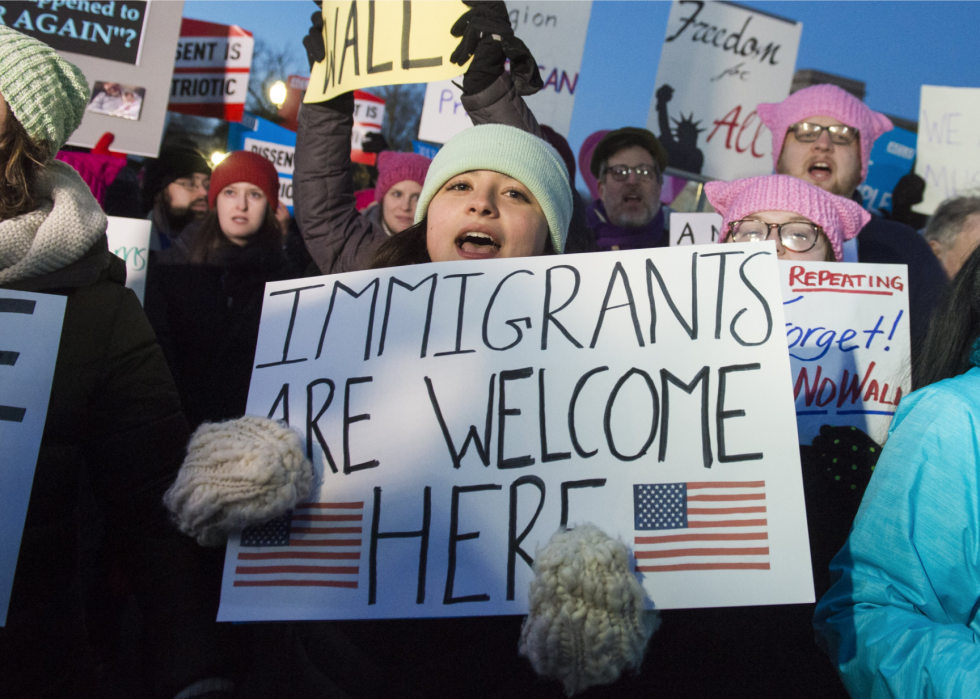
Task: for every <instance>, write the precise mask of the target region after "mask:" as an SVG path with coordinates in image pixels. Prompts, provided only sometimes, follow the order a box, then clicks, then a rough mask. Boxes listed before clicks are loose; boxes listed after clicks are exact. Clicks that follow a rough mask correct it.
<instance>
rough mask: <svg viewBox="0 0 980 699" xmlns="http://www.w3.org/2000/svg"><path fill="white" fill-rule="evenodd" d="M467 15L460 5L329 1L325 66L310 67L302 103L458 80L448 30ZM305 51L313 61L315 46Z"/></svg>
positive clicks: (430, 0) (429, 0) (431, 0)
mask: <svg viewBox="0 0 980 699" xmlns="http://www.w3.org/2000/svg"><path fill="white" fill-rule="evenodd" d="M465 10H466V6H465V5H463V3H461V2H459V0H452V1H451V2H436V1H435V0H405V1H404V2H401V3H394V2H391V3H388V2H380V3H379V2H374V0H368V1H364V0H327V1H326V2H324V3H323V36H324V52H323V60H322V61H320V62H318V63H316V64H314V65H313V69H312V75H311V76H310V86H309V88H308V89H307V91H306V97H305V99H304V101H305V102H322V101H325V100H328V99H332V98H334V97H336V96H337V95H340V94H343V93H345V92H350V91H351V90H355V89H361V88H365V87H374V86H377V85H402V84H405V83H418V82H429V81H432V80H446V79H447V78H453V77H456V76H458V75H459V74H460V73H461V72H462V69H461V68H459V67H457V66H456V65H454V64H453V63H451V62H450V56H451V55H452V53H453V51H454V50H455V49H456V44H457V42H456V40H455V39H454V38H453V36H452V35H451V34H450V29H451V28H452V26H453V24H454V23H455V22H456V20H457V19H458V18H459V17H460V15H462V14H463V12H464V11H465ZM307 39H310V37H307ZM315 43H316V42H315V41H312V40H311V41H310V42H309V44H315ZM304 45H305V46H307V52H308V53H309V54H310V57H311V58H314V57H316V56H317V55H318V52H317V50H316V46H314V47H313V48H312V49H311V47H310V45H308V44H307V41H306V40H304ZM396 47H398V48H400V51H399V50H398V48H396Z"/></svg>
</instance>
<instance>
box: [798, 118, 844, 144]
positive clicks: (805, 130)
mask: <svg viewBox="0 0 980 699" xmlns="http://www.w3.org/2000/svg"><path fill="white" fill-rule="evenodd" d="M788 130H789V131H792V132H793V135H794V136H796V140H797V141H799V142H800V143H813V142H814V141H816V140H817V139H818V138H820V134H821V133H822V132H824V131H826V132H827V134H828V135H829V136H830V142H831V143H833V144H834V145H837V146H849V145H851V144H852V143H854V141H856V140H857V137H858V133H859V132H858V130H857V129H855V128H853V127H851V126H847V125H846V124H834V125H832V126H821V125H820V124H813V123H811V122H809V121H801V122H800V123H799V124H793V125H792V126H790V127H789V129H788Z"/></svg>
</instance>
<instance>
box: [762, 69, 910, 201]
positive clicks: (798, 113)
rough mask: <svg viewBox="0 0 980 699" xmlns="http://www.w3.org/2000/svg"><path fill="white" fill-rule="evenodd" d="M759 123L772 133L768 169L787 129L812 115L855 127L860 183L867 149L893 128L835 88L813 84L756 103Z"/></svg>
mask: <svg viewBox="0 0 980 699" xmlns="http://www.w3.org/2000/svg"><path fill="white" fill-rule="evenodd" d="M756 110H757V112H758V114H759V118H760V119H762V123H763V124H765V125H766V126H768V127H769V130H770V131H772V167H773V169H775V168H776V163H777V162H779V154H780V153H782V151H783V141H784V140H785V139H786V131H787V129H789V127H790V126H792V125H793V124H796V123H798V122H801V121H806V120H807V119H809V118H811V117H815V116H829V117H831V118H833V119H837V120H838V121H839V122H840V123H842V124H846V125H847V126H850V127H852V128H855V129H857V130H858V132H859V133H860V137H859V140H860V143H861V181H862V182H863V181H864V179H865V178H866V177H867V176H868V160H869V159H870V157H871V147H872V146H873V145H874V143H875V141H877V140H878V137H879V136H880V135H881V134H883V133H885V132H886V131H891V130H892V129H893V128H894V126H893V125H892V122H891V120H890V119H889V118H888V117H886V116H885V115H884V114H881V113H880V112H876V111H874V110H873V109H871V108H869V107H868V106H867V105H866V104H865V103H864V102H862V101H861V100H859V99H858V98H857V97H855V96H854V95H852V94H850V93H849V92H847V91H846V90H842V89H841V88H839V87H837V86H836V85H813V86H812V87H807V88H804V89H802V90H800V91H799V92H794V93H793V94H792V95H790V96H789V97H787V98H786V99H784V100H783V101H782V102H775V103H769V104H765V103H764V104H760V105H759V106H758V107H757V108H756Z"/></svg>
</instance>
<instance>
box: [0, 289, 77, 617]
mask: <svg viewBox="0 0 980 699" xmlns="http://www.w3.org/2000/svg"><path fill="white" fill-rule="evenodd" d="M64 317H65V297H64V296H54V295H50V294H31V293H26V292H22V291H9V290H7V289H0V444H2V445H3V456H2V457H0V626H3V625H4V624H5V623H6V619H7V605H8V604H9V603H10V592H11V589H12V588H13V583H14V571H15V570H16V569H17V553H18V552H19V551H20V538H21V534H22V533H23V531H24V518H25V517H26V516H27V504H28V502H29V500H30V496H31V484H32V483H33V481H34V468H35V466H36V465H37V455H38V451H39V449H40V448H41V436H42V435H43V434H44V422H45V419H46V418H47V414H48V399H49V398H50V396H51V381H52V380H53V379H54V365H55V362H56V361H57V359H58V344H59V343H60V342H61V324H62V321H63V320H64Z"/></svg>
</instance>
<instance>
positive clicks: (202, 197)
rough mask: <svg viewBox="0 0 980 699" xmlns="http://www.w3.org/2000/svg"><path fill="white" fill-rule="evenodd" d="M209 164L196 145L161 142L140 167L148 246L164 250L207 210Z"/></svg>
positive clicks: (152, 248) (209, 178)
mask: <svg viewBox="0 0 980 699" xmlns="http://www.w3.org/2000/svg"><path fill="white" fill-rule="evenodd" d="M210 181H211V166H210V165H209V164H208V161H207V158H205V157H204V156H203V155H202V154H201V153H200V152H199V151H198V150H197V149H196V148H194V147H193V146H191V145H183V144H177V145H172V146H164V148H162V149H161V150H160V156H159V157H158V158H157V159H156V160H154V161H151V162H150V163H149V164H148V165H147V166H146V168H145V170H144V171H143V207H144V210H145V211H146V212H147V214H146V216H147V218H148V219H150V221H152V222H153V227H152V228H151V229H150V249H151V250H166V249H167V248H169V247H170V246H171V245H172V244H173V242H174V241H175V240H177V239H178V238H179V237H180V234H181V233H182V232H183V230H184V229H185V228H186V227H187V225H188V224H190V223H192V222H193V221H196V220H199V219H201V218H203V217H204V216H205V215H206V214H207V213H208V186H209V183H210Z"/></svg>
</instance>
